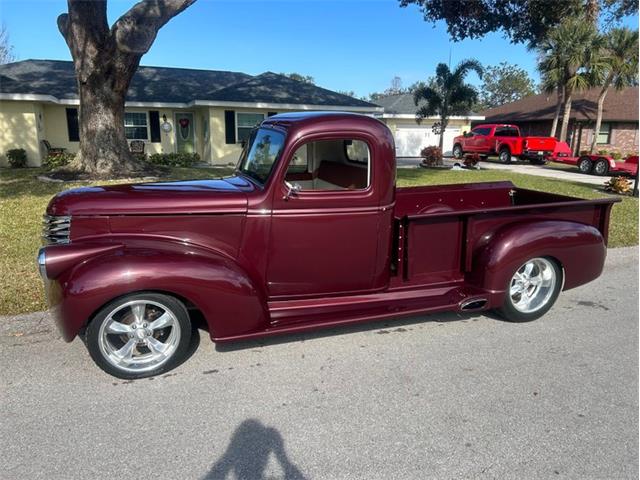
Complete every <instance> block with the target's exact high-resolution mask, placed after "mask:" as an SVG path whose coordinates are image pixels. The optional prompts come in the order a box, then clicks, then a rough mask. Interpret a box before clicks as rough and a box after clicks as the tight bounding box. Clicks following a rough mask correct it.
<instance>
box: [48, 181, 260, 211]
mask: <svg viewBox="0 0 640 480" xmlns="http://www.w3.org/2000/svg"><path fill="white" fill-rule="evenodd" d="M254 189H255V187H254V185H253V184H252V183H251V182H249V181H248V180H247V179H246V178H243V177H240V176H234V177H226V178H219V179H212V180H188V181H177V182H154V183H133V184H125V185H106V186H98V187H81V188H74V189H71V190H67V191H65V192H62V193H60V194H58V195H56V196H55V197H53V199H52V200H51V201H50V202H49V206H48V207H47V214H49V215H167V214H194V213H199V214H208V213H215V214H220V213H245V212H246V211H247V195H248V194H249V193H250V192H252V191H253V190H254Z"/></svg>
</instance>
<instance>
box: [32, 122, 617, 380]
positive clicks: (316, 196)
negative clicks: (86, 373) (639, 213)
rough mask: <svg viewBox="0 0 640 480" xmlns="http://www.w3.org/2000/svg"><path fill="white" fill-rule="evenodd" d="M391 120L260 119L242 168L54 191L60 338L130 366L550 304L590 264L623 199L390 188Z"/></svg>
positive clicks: (49, 275)
mask: <svg viewBox="0 0 640 480" xmlns="http://www.w3.org/2000/svg"><path fill="white" fill-rule="evenodd" d="M394 151H395V149H394V142H393V136H392V134H391V132H390V131H389V129H388V128H387V127H386V126H385V125H384V124H383V123H381V122H380V121H378V120H376V119H373V118H370V117H366V116H361V115H355V114H346V113H321V112H316V113H287V114H280V115H276V116H272V117H269V118H268V119H267V120H265V121H264V122H262V124H261V125H260V127H259V128H257V129H255V130H254V131H253V133H252V134H251V137H250V139H249V141H248V143H247V146H246V148H245V150H244V152H243V154H242V156H241V158H240V161H239V163H238V167H237V170H236V173H235V174H234V175H233V176H230V177H226V178H219V179H211V180H194V181H179V182H156V183H141V184H131V185H112V186H104V187H86V188H77V189H73V190H69V191H66V192H63V193H61V194H59V195H57V196H56V197H54V198H53V199H52V200H51V202H50V204H49V206H48V208H47V215H46V217H45V231H44V238H45V239H46V243H47V244H48V245H47V246H45V247H43V248H42V249H41V250H40V252H39V255H38V262H39V266H40V272H41V275H42V277H43V278H44V281H45V285H46V290H47V294H48V295H47V298H48V301H49V304H50V306H51V308H52V309H53V311H54V313H55V316H56V319H57V322H58V325H59V327H60V329H61V331H62V334H63V337H64V339H65V340H66V341H72V340H73V339H74V337H76V336H77V335H81V336H82V338H83V339H84V340H85V343H86V345H87V347H88V350H89V352H90V354H91V356H92V357H93V359H94V360H95V361H96V363H97V364H98V365H99V366H100V367H101V368H103V369H104V370H105V371H107V372H108V373H110V374H112V375H115V376H117V377H121V378H140V377H145V376H149V375H155V374H158V373H160V372H162V371H166V370H167V369H169V368H171V367H173V366H175V365H177V364H178V363H179V362H180V361H181V360H183V359H184V358H185V355H186V352H187V350H188V346H189V342H190V339H191V336H192V334H193V332H194V327H193V323H192V320H193V319H194V318H195V316H196V315H197V316H198V317H200V318H204V320H205V322H206V324H207V327H208V331H209V335H210V337H211V339H212V340H213V341H216V342H223V341H230V340H239V339H248V338H255V337H262V336H266V335H276V334H283V333H291V332H301V331H305V330H310V329H315V328H320V327H330V326H336V325H344V324H349V323H353V322H362V321H369V320H377V319H383V318H392V317H400V316H404V315H414V314H416V313H426V312H440V311H445V310H454V311H460V312H478V311H484V310H489V309H492V310H493V309H495V310H497V311H498V312H500V314H501V315H502V316H504V317H505V318H506V319H507V320H511V321H517V322H521V321H528V320H533V319H535V318H538V317H540V316H541V315H543V314H544V313H545V312H546V311H547V310H549V308H551V306H552V304H553V303H554V302H555V300H556V298H557V296H558V294H559V293H560V290H563V289H564V290H567V289H570V288H574V287H577V286H579V285H582V284H584V283H587V282H589V281H591V280H593V279H595V278H596V277H598V276H599V275H600V273H601V271H602V268H603V264H604V259H605V255H606V243H607V231H608V225H609V214H610V210H611V207H612V203H613V202H615V201H616V200H613V199H599V200H589V201H586V200H580V199H576V198H571V197H566V196H562V195H554V194H550V193H542V192H536V191H532V190H526V189H520V188H517V187H515V186H514V185H513V184H511V183H510V182H498V183H478V184H468V185H446V186H436V187H434V186H429V187H411V188H396V186H395V168H396V164H395V156H394Z"/></svg>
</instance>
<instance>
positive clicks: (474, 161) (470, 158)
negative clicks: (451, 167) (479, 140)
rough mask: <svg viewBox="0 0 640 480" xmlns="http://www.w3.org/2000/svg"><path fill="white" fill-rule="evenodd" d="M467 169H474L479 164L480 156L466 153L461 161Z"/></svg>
mask: <svg viewBox="0 0 640 480" xmlns="http://www.w3.org/2000/svg"><path fill="white" fill-rule="evenodd" d="M462 163H464V166H465V167H467V168H471V167H476V166H477V165H478V164H479V163H480V155H479V154H477V153H467V154H465V156H464V159H463V160H462Z"/></svg>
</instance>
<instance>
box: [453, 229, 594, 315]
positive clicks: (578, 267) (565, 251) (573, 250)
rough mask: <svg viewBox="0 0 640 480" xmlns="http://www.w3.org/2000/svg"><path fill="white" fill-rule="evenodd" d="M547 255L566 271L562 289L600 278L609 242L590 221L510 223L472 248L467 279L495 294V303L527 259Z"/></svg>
mask: <svg viewBox="0 0 640 480" xmlns="http://www.w3.org/2000/svg"><path fill="white" fill-rule="evenodd" d="M533 257H547V258H551V259H553V260H554V261H556V262H557V264H558V266H559V267H560V269H561V271H562V273H563V287H562V290H569V289H571V288H574V287H577V286H580V285H583V284H585V283H587V282H590V281H591V280H594V279H595V278H597V277H598V276H599V275H600V274H601V273H602V269H603V266H604V260H605V257H606V246H605V243H604V239H603V238H602V235H601V234H600V232H599V231H598V230H597V229H596V228H594V227H592V226H591V225H585V224H581V223H577V222H571V221H561V220H559V221H554V220H548V221H530V222H518V223H515V224H509V225H506V226H504V227H502V228H500V229H499V230H498V231H496V232H495V233H494V234H493V235H492V236H491V239H490V240H489V241H488V242H487V243H485V244H483V245H482V246H481V247H478V248H477V249H476V250H475V251H474V252H473V259H472V267H471V270H470V271H469V272H468V273H467V274H466V276H465V280H466V282H467V283H469V284H471V285H474V286H477V287H479V288H482V289H485V290H487V291H489V292H492V293H493V294H494V297H495V298H494V299H493V301H492V303H494V305H493V306H494V307H497V306H499V305H500V304H501V303H502V301H503V300H504V294H505V291H506V285H507V283H508V281H509V280H510V279H511V277H512V275H513V272H514V271H515V269H516V268H518V267H519V266H521V265H522V264H523V263H524V262H525V261H526V260H527V259H529V258H533Z"/></svg>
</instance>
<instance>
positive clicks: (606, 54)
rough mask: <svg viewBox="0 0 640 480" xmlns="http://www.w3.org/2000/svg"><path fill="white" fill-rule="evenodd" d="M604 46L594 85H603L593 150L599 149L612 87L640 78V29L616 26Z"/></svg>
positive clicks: (617, 88)
mask: <svg viewBox="0 0 640 480" xmlns="http://www.w3.org/2000/svg"><path fill="white" fill-rule="evenodd" d="M603 43H604V45H603V48H602V49H601V50H600V51H599V52H597V53H598V54H599V55H600V56H601V61H600V62H598V64H597V67H598V68H593V69H592V79H593V85H594V86H599V87H601V88H600V95H598V113H597V115H596V126H595V128H594V130H593V140H591V153H593V152H594V151H595V149H596V144H597V142H598V132H599V131H600V125H602V110H603V107H604V99H605V97H606V96H607V92H608V91H609V88H610V87H612V86H613V87H614V88H615V89H616V90H622V89H623V88H625V87H629V86H632V85H635V84H636V83H637V81H638V31H637V30H631V29H629V28H615V29H613V30H611V31H610V32H609V33H607V35H606V36H605V37H604V42H603Z"/></svg>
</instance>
